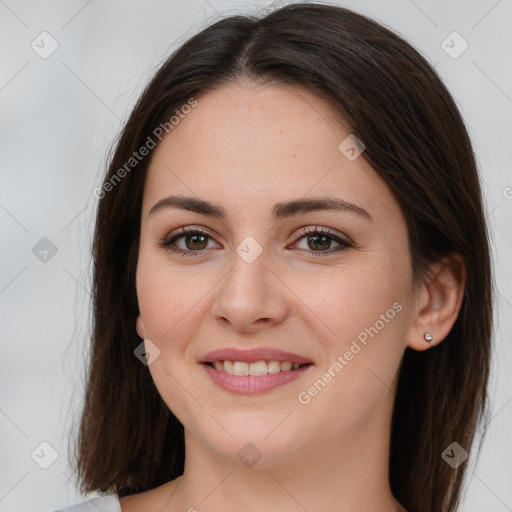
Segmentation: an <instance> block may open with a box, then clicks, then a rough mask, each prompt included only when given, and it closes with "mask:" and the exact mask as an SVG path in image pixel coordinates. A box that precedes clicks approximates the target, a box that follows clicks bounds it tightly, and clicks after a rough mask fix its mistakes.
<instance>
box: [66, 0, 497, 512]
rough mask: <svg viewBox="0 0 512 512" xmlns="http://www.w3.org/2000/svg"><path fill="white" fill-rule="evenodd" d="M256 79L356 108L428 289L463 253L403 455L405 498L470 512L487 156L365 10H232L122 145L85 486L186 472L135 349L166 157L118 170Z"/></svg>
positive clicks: (197, 40)
mask: <svg viewBox="0 0 512 512" xmlns="http://www.w3.org/2000/svg"><path fill="white" fill-rule="evenodd" d="M246 79H248V80H250V81H252V82H253V83H256V84H269V85H280V86H288V85H289V86H295V87H297V86H299V87H304V88H307V89H308V90H309V91H312V92H313V93H314V94H317V95H318V96H319V97H322V98H326V99H327V100H328V101H329V102H330V104H331V105H332V107H333V109H336V110H337V111H339V112H340V113H342V115H343V116H344V118H345V120H346V121H347V122H348V123H349V126H350V128H351V130H352V132H353V133H354V134H355V135H356V136H357V138H358V139H359V140H360V141H362V142H363V144H364V146H365V148H366V149H365V151H364V153H363V157H364V158H365V159H366V160H367V161H368V162H369V163H370V165H371V166H372V167H373V169H374V170H375V172H377V173H378V174H379V176H380V177H381V178H382V179H383V180H384V181H385V183H386V184H387V186H389V188H390V190H391V191H392V193H393V195H394V197H395V199H396V200H397V202H398V203H399V205H400V207H401V209H402V211H403V212H404V215H405V218H406V221H407V228H408V238H409V247H410V255H411V268H412V271H413V276H414V280H415V283H417V282H421V280H422V279H424V278H425V276H426V273H427V270H428V268H429V266H430V265H431V264H433V263H435V262H439V261H441V260H443V259H444V258H445V257H447V256H450V255H453V254H459V255H460V256H462V258H463V260H464V263H465V266H466V280H465V287H464V296H463V300H462V305H461V310H460V312H459V315H458V317H457V320H456V321H455V324H454V325H453V328H452V329H451V331H450V333H449V334H448V335H447V337H446V339H445V340H444V341H443V342H442V343H440V344H438V345H436V346H434V347H432V348H430V349H429V350H426V351H415V350H412V349H410V348H406V349H405V353H404V357H403V360H402V362H401V367H400V373H399V379H398V387H397V391H396V398H395V404H394V409H393V416H392V423H391V438H390V455H389V483H390V488H391V491H392V493H393V495H394V496H395V498H396V499H397V500H398V501H399V502H400V503H401V504H402V505H403V506H404V507H405V508H406V509H407V510H408V511H409V512H432V511H433V510H435V511H443V512H451V511H455V510H457V507H458V505H459V504H460V500H461V496H462V484H463V481H464V476H465V470H466V467H467V463H464V464H462V465H460V466H459V467H458V468H456V469H453V468H452V467H451V466H450V465H448V464H447V463H446V462H445V461H444V460H443V458H442V457H441V455H442V452H443V451H444V450H445V449H446V448H447V447H448V446H449V445H450V444H451V443H452V442H454V441H456V442H458V443H459V444H460V445H461V446H462V447H463V448H464V449H465V450H466V451H468V452H469V451H470V447H471V445H472V444H474V437H475V434H476V433H477V431H478V428H479V427H480V424H481V422H482V419H483V418H484V416H486V415H487V414H488V378H489V368H490V354H491V338H492V299H493V290H494V284H493V281H492V278H493V276H492V274H491V262H490V248H489V237H488V230H487V229H488V228H487V226H486V223H485V217H484V211H483V204H482V193H481V187H480V181H479V176H478V170H477V164H476V160H475V156H474V152H473V149H472V145H471V141H470V138H469V135H468V132H467V130H466V127H465V124H464V122H463V119H462V117H461V114H460V112H459V110H458V108H457V106H456V104H455V102H454V100H453V98H452V96H451V95H450V93H449V91H448V90H447V88H446V87H445V85H444V84H443V82H442V81H441V79H440V78H439V76H438V75H437V73H436V72H435V70H434V69H433V68H432V67H431V66H430V65H429V64H428V62H427V61H426V59H425V58H424V57H423V56H422V55H420V53H419V52H418V51H417V50H415V49H414V48H412V47H411V45H410V44H409V43H407V42H406V41H405V40H404V39H402V38H401V37H400V36H399V35H397V34H396V33H395V32H394V31H392V30H391V29H389V28H387V27H385V26H383V25H382V24H380V23H377V22H376V21H373V20H372V19H370V18H368V17H366V16H364V15H361V14H358V13H356V12H354V11H352V10H349V9H346V8H342V7H337V6H332V5H325V4H321V3H295V4H289V5H286V6H285V7H282V8H279V9H276V10H274V11H272V12H269V13H266V14H265V15H264V16H263V15H260V16H253V15H246V16H243V15H234V16H229V17H225V18H223V19H221V20H218V21H216V22H214V23H212V24H211V25H210V26H207V27H206V28H204V29H203V30H201V31H200V32H199V33H197V34H196V35H194V36H192V37H191V38H189V39H188V40H187V41H186V42H185V43H184V44H183V45H182V46H181V47H179V48H178V49H177V50H176V51H175V52H174V53H173V54H172V55H171V56H170V57H169V58H168V59H167V60H166V61H165V62H164V64H163V65H162V66H161V67H160V68H159V69H158V70H157V72H156V74H155V75H154V77H153V78H152V79H151V81H150V82H149V84H148V85H147V87H146V88H145V90H144V91H143V92H142V94H141V96H140V98H139V100H138V102H137V104H136V105H135V107H134V109H133V111H132V113H131V115H130V117H129V119H128V121H127V122H126V124H125V126H124V128H123V130H122V132H121V133H120V135H119V137H118V139H117V140H116V142H115V151H114V152H113V154H112V155H111V157H110V159H109V165H108V171H107V174H106V176H105V179H104V180H105V181H104V187H103V189H102V190H103V191H102V193H101V194H100V196H101V197H100V200H99V204H98V210H97V217H96V228H95V234H94V240H93V249H92V251H93V265H94V268H93V270H94V272H93V292H92V295H93V304H92V307H93V311H92V315H93V326H92V340H91V350H90V360H89V361H88V367H87V382H86V389H85V401H84V406H83V409H82V411H81V418H80V425H79V432H78V435H77V439H76V443H75V444H74V446H73V448H74V449H75V450H76V453H75V454H74V458H75V460H74V462H75V465H76V468H77V475H78V476H77V479H78V482H79V485H80V490H81V492H90V491H94V490H100V491H103V492H117V493H118V495H119V496H120V497H123V496H127V495H130V494H135V493H138V492H142V491H146V490H150V489H153V488H155V487H157V486H159V485H162V484H164V483H166V482H168V481H170V480H173V479H175V478H176V477H178V476H179V475H181V474H182V473H183V468H184V456H185V449H184V431H183V425H182V424H181V423H180V421H179V420H178V419H177V418H176V417H175V416H174V414H173V413H172V412H171V411H170V410H169V408H168V407H167V405H166V404H165V403H164V401H163V399H162V398H161V396H160V395H159V393H158V391H157V389H156V387H155V385H154V383H153V380H152V378H151V375H150V373H149V371H148V368H147V366H145V365H143V364H141V363H140V361H139V360H138V359H137V358H136V357H135V356H134V350H135V348H136V347H137V346H138V345H139V344H140V343H141V341H142V340H141V338H139V336H138V335H137V333H136V330H135V323H136V317H137V314H138V303H137V294H136V286H135V275H136V267H137V258H138V249H139V237H140V220H141V206H142V197H143V190H144V182H145V175H146V170H147V167H148V164H149V161H150V158H151V154H152V150H150V151H149V153H148V155H147V156H146V157H145V158H143V159H141V160H140V161H138V162H137V164H136V168H135V169H134V170H133V171H131V172H125V173H122V179H117V181H115V177H116V175H117V177H118V178H119V176H120V174H119V173H120V170H121V169H122V168H124V169H125V170H126V163H127V161H129V159H130V158H131V157H132V156H133V155H134V153H136V152H137V151H138V150H139V149H140V148H141V147H142V146H144V145H145V144H147V141H148V140H149V138H152V137H154V134H155V128H157V127H158V126H160V125H162V124H165V123H166V122H167V123H168V120H169V119H170V118H171V116H172V115H173V114H174V113H175V111H176V110H177V109H179V108H180V107H181V106H182V105H184V104H186V103H187V102H189V101H190V99H191V98H196V99H197V98H199V97H200V96H201V95H202V94H205V93H207V92H208V91H209V90H213V89H214V88H216V87H221V86H223V85H228V84H238V83H240V81H241V80H246ZM123 166H124V167H123ZM107 183H110V184H111V185H110V187H109V188H106V184H107ZM485 427H486V425H484V426H483V428H482V430H483V431H485Z"/></svg>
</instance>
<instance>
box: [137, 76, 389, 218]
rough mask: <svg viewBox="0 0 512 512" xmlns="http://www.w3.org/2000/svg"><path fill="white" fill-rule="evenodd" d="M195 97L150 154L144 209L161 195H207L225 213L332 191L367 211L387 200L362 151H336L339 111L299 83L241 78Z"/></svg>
mask: <svg viewBox="0 0 512 512" xmlns="http://www.w3.org/2000/svg"><path fill="white" fill-rule="evenodd" d="M196 101H197V106H195V107H194V108H193V109H190V111H189V113H187V114H185V115H183V116H182V118H181V119H180V122H179V124H178V125H177V126H175V127H174V128H173V129H172V130H171V131H170V133H169V134H168V135H167V136H165V137H164V138H163V140H162V142H160V143H159V145H158V146H157V148H156V149H155V151H154V153H153V156H152V159H151V163H150V166H149V168H148V176H147V179H146V187H145V193H144V196H145V197H144V203H145V204H144V206H143V208H144V209H145V210H146V212H147V211H148V209H149V208H150V207H151V206H152V204H154V203H155V202H156V201H158V200H159V199H161V198H162V197H163V196H164V195H165V194H166V193H168V195H171V194H173V195H175V194H180V193H181V194H186V195H189V196H190V195H197V196H199V197H201V198H205V199H207V198H209V197H210V198H211V197H212V196H215V201H214V202H216V203H221V204H225V205H226V210H227V211H228V214H229V210H230V206H232V207H233V208H235V207H237V208H238V207H242V206H244V207H245V208H247V209H252V210H254V209H255V208H258V209H261V208H264V205H265V204H266V203H268V204H275V203H277V202H279V201H283V200H284V199H287V198H297V197H304V196H307V195H333V194H337V195H339V196H342V197H343V199H345V200H347V201H352V202H356V201H357V202H358V203H359V204H360V205H361V206H362V207H363V208H365V209H371V210H373V211H374V212H375V213H378V210H379V209H382V210H384V209H388V210H389V208H390V206H391V204H390V203H392V202H393V201H394V199H393V197H392V196H391V193H390V191H389V190H387V187H386V185H385V183H384V182H383V181H382V179H381V178H380V177H379V176H378V175H377V173H376V172H375V171H374V170H373V169H372V168H371V166H370V165H369V164H368V162H367V161H366V160H365V159H364V157H363V156H360V157H358V158H357V159H355V160H353V161H351V160H349V159H348V158H347V157H346V156H345V154H344V153H343V152H342V151H340V149H339V146H340V144H341V143H343V141H345V140H346V139H347V137H348V136H349V135H350V134H351V132H350V126H349V125H348V123H347V122H346V121H345V120H344V118H343V117H342V116H341V115H340V113H339V110H337V109H336V108H335V107H334V106H333V105H332V103H331V102H329V101H327V100H325V99H324V98H321V97H319V96H317V95H315V94H313V93H312V92H310V91H308V90H307V89H304V88H301V87H294V86H271V85H257V84H253V83H248V82H243V83H240V84H230V85H228V86H223V87H220V88H217V89H214V90H212V91H208V92H207V93H205V94H203V95H202V96H199V97H197V98H196ZM187 110H188V109H187ZM150 203H151V204H150ZM395 206H396V205H395ZM251 213H254V211H252V212H251Z"/></svg>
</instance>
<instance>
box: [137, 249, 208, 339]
mask: <svg viewBox="0 0 512 512" xmlns="http://www.w3.org/2000/svg"><path fill="white" fill-rule="evenodd" d="M209 288H211V285H209V284H208V276H207V274H204V273H203V274H202V275H199V273H197V272H194V270H193V267H192V266H189V265H183V266H178V265H171V264H170V263H168V262H166V261H165V257H162V255H161V254H158V253H156V254H155V253H151V252H150V251H149V250H148V251H144V250H141V254H140V256H139V263H138V267H137V299H138V303H139V310H140V313H141V316H142V319H143V321H144V327H145V332H146V337H148V338H150V339H151V337H153V338H154V339H155V341H160V342H164V341H165V340H167V339H176V340H177V341H178V340H180V339H183V335H184V333H183V329H184V328H185V326H187V325H190V324H191V320H190V319H191V318H192V317H194V315H195V311H196V310H197V309H198V307H199V306H200V301H201V297H202V296H203V295H204V294H205V293H206V291H207V290H208V289H209ZM178 332H181V334H180V335H178Z"/></svg>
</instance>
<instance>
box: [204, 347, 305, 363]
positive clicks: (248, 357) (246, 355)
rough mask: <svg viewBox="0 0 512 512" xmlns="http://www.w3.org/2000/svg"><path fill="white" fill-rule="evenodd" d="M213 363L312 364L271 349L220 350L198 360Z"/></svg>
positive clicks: (291, 354)
mask: <svg viewBox="0 0 512 512" xmlns="http://www.w3.org/2000/svg"><path fill="white" fill-rule="evenodd" d="M215 361H244V362H246V363H255V362H256V361H279V362H291V363H299V364H305V363H312V361H311V359H307V358H306V357H302V356H299V355H298V354H294V353H292V352H284V351H283V350H279V349H277V348H271V347H261V348H246V349H241V348H238V347H228V348H220V349H217V350H212V351H211V352H208V353H207V354H206V355H205V356H203V357H202V358H201V359H200V360H199V362H200V363H214V362H215Z"/></svg>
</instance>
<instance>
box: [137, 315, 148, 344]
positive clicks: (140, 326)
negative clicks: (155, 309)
mask: <svg viewBox="0 0 512 512" xmlns="http://www.w3.org/2000/svg"><path fill="white" fill-rule="evenodd" d="M135 329H136V330H137V334H138V335H139V337H140V338H141V339H143V340H144V339H146V337H145V336H144V332H145V331H144V322H143V321H142V317H141V316H140V313H139V314H138V315H137V321H136V322H135Z"/></svg>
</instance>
